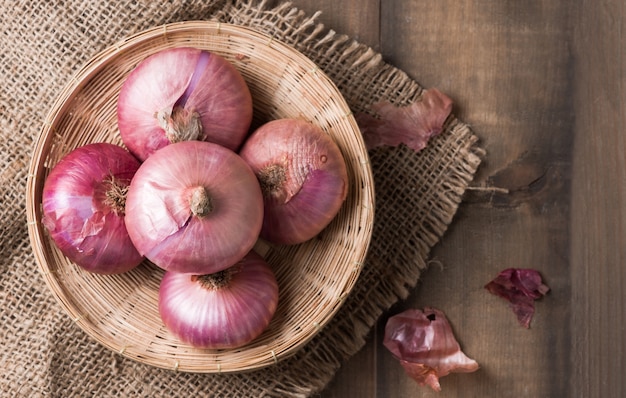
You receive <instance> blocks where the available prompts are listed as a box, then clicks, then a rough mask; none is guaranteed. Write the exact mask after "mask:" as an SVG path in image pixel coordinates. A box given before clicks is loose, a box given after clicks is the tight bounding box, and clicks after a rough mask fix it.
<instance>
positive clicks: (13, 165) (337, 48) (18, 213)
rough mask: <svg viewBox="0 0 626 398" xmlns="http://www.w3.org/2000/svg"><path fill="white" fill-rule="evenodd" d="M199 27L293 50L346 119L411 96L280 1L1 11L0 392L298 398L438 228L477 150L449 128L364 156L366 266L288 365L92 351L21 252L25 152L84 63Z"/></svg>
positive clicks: (346, 346) (359, 48)
mask: <svg viewBox="0 0 626 398" xmlns="http://www.w3.org/2000/svg"><path fill="white" fill-rule="evenodd" d="M200 19H205V20H206V19H211V20H219V21H222V22H228V23H235V24H241V25H245V26H250V27H253V28H256V29H259V30H261V31H263V32H266V33H268V34H270V35H272V36H274V37H275V38H276V39H277V40H281V41H283V42H285V43H287V44H289V45H292V46H294V47H295V48H296V49H298V50H300V51H301V52H303V53H304V54H306V55H307V56H309V57H310V58H311V59H312V60H313V61H314V62H316V63H317V64H318V65H319V67H320V68H321V69H322V70H323V71H324V72H326V73H327V74H328V75H329V76H330V77H331V78H332V79H333V81H334V82H335V83H336V85H337V86H338V87H339V89H340V90H341V91H342V93H343V94H344V96H345V98H346V100H347V102H348V104H349V105H350V107H351V108H352V111H353V112H354V113H357V112H361V111H365V110H366V109H367V107H368V106H369V105H370V104H371V103H373V102H375V101H378V100H381V99H388V100H390V101H392V102H394V103H396V104H406V103H409V102H411V101H413V100H415V99H417V98H418V97H419V96H420V95H421V93H422V88H421V87H420V86H419V85H418V84H417V83H416V82H414V81H413V80H411V79H409V78H408V77H407V76H406V75H405V74H404V73H402V72H401V71H400V70H398V69H396V68H394V67H392V66H390V65H388V64H386V63H384V62H383V60H382V57H381V56H380V54H378V53H376V52H375V51H373V50H372V49H370V48H367V47H366V46H363V45H361V44H359V43H358V42H356V41H354V40H352V39H351V38H349V37H346V36H341V35H338V34H336V33H335V32H332V31H330V30H327V29H325V28H324V27H323V26H321V25H319V24H318V23H317V22H316V18H315V16H314V15H313V16H308V15H305V14H304V13H302V12H301V11H299V10H297V9H295V8H294V7H292V6H291V5H290V4H288V3H284V4H279V5H276V6H274V5H272V4H270V3H269V2H265V1H262V2H259V1H253V0H248V1H246V0H214V1H193V0H188V1H155V2H150V1H140V2H137V1H123V0H117V1H109V2H99V1H78V0H69V1H62V0H53V1H34V0H31V1H28V0H26V1H17V2H15V1H8V0H7V1H3V2H2V3H1V4H0V26H1V28H0V29H1V33H2V36H0V78H1V80H0V81H2V95H1V96H0V201H1V205H0V206H1V207H0V322H1V324H2V331H1V332H0V347H1V348H2V350H0V371H1V376H0V396H3V397H4V396H28V397H38V396H52V397H84V396H98V397H119V396H133V397H137V396H150V397H161V396H162V397H177V396H181V397H183V396H190V395H199V396H219V397H243V396H246V397H247V396H277V397H279V396H280V397H282V396H291V397H306V396H310V395H311V394H313V393H315V392H318V391H320V390H321V389H323V388H324V387H325V386H326V385H327V383H328V382H329V381H330V380H331V378H332V377H333V375H334V373H335V372H336V370H337V369H338V368H339V366H341V364H342V363H343V362H345V360H346V359H347V358H349V357H350V356H352V355H353V354H355V353H356V352H357V351H358V350H359V349H360V348H361V347H362V346H363V344H365V339H366V337H367V334H368V333H369V331H370V329H371V328H372V326H373V325H374V323H375V322H376V320H377V319H378V317H379V316H380V315H381V314H382V313H383V311H385V310H386V309H388V308H389V307H390V306H391V305H392V304H394V303H395V302H397V301H398V300H399V299H402V298H404V297H406V296H407V294H408V292H409V290H410V288H411V287H413V286H414V285H415V284H416V282H417V280H418V278H419V275H420V271H421V270H423V269H424V268H425V267H426V262H427V258H428V254H429V252H430V249H431V248H432V247H433V246H434V245H435V244H436V243H437V242H438V241H439V239H440V238H441V237H442V236H443V234H444V232H445V230H446V228H447V226H448V225H449V223H450V222H451V221H452V219H453V217H454V214H455V212H456V209H457V207H458V205H459V203H460V202H461V200H462V196H463V193H464V191H465V189H466V187H467V185H468V184H469V182H470V181H471V179H472V177H473V175H474V173H475V171H476V169H477V167H478V165H479V163H480V157H479V155H480V153H481V150H480V148H479V147H478V146H477V144H476V137H475V135H474V134H473V133H472V131H471V130H470V129H469V127H468V126H467V125H465V124H463V123H462V122H460V121H458V120H456V119H454V118H451V119H450V120H449V123H448V124H447V125H446V130H445V132H444V133H443V134H442V135H441V136H439V137H437V138H436V139H435V140H433V141H431V144H430V146H429V147H428V148H427V149H426V150H424V151H422V152H421V153H419V154H415V153H413V152H412V151H411V150H409V149H408V148H404V147H400V148H394V149H390V148H383V149H377V150H374V151H371V152H370V162H371V164H372V168H373V171H374V178H375V182H376V203H377V210H376V222H375V225H374V236H373V240H372V245H371V248H370V252H369V254H368V258H367V261H366V264H365V265H364V268H363V271H362V273H361V277H360V279H359V281H358V283H357V286H356V288H355V290H354V291H353V294H352V295H351V296H350V297H348V298H347V299H346V302H345V304H344V306H343V307H342V309H341V311H340V312H339V314H338V315H337V317H336V319H335V320H333V321H332V322H331V324H329V325H328V326H327V327H326V328H325V329H324V330H323V331H322V332H321V334H320V335H319V336H318V337H316V338H315V339H314V340H313V341H311V342H310V343H309V344H308V345H307V346H305V348H304V349H303V350H302V351H300V352H298V353H297V354H296V355H295V357H293V358H290V359H288V360H286V361H283V362H281V363H279V364H277V365H275V366H273V367H270V368H267V369H263V370H261V371H257V372H252V373H246V374H236V375H201V374H185V373H177V372H174V371H168V370H162V369H155V368H151V367H149V366H145V365H142V364H139V363H136V362H134V361H132V360H129V359H127V358H124V357H123V355H120V354H118V353H114V352H111V351H109V350H108V349H106V348H104V347H102V346H100V345H99V344H97V343H96V342H94V341H93V340H92V339H91V338H90V337H88V336H87V335H86V334H85V333H84V332H82V331H81V330H80V329H79V328H78V327H77V326H76V325H75V324H73V323H72V321H71V319H70V318H69V317H68V316H66V314H65V313H63V312H62V310H61V308H60V306H59V305H58V304H57V303H56V301H55V300H54V298H53V297H52V295H51V294H50V292H49V291H48V290H47V288H46V286H45V284H44V282H43V280H42V278H41V277H40V275H39V274H38V270H37V266H36V264H35V260H34V258H33V256H32V253H31V249H30V244H29V239H28V232H27V226H26V223H27V221H26V214H25V198H24V194H25V185H26V180H27V173H28V163H29V161H30V156H31V151H32V147H33V144H34V142H35V140H36V138H37V134H38V132H39V130H40V128H41V125H42V123H43V121H44V119H45V117H46V113H47V112H48V109H49V108H50V106H51V105H52V103H53V102H54V100H55V98H56V95H57V94H58V93H59V92H60V90H61V89H62V87H63V86H65V85H66V83H67V81H68V79H70V78H71V76H72V75H73V73H74V72H75V71H76V70H77V69H78V68H79V67H80V66H82V65H83V64H84V63H85V62H86V61H87V60H88V59H89V58H90V57H91V56H92V55H94V54H96V53H97V52H99V51H101V50H103V49H104V48H106V47H108V46H110V45H111V44H113V43H116V42H118V41H119V40H121V39H122V38H124V37H126V36H128V35H130V34H133V33H137V32H140V31H142V30H144V29H146V28H149V27H153V26H156V25H161V24H164V23H169V22H175V21H183V20H200Z"/></svg>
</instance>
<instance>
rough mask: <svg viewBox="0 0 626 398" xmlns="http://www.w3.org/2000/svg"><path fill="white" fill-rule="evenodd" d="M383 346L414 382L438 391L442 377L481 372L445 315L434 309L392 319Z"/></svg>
mask: <svg viewBox="0 0 626 398" xmlns="http://www.w3.org/2000/svg"><path fill="white" fill-rule="evenodd" d="M383 344H384V346H385V347H386V348H387V349H388V350H389V351H391V353H392V354H393V355H394V356H395V357H396V358H397V359H398V360H399V361H400V364H401V365H402V367H403V368H404V370H405V371H406V373H407V374H408V375H409V376H410V377H411V378H413V379H414V380H415V381H417V382H418V383H419V385H421V386H425V385H427V386H429V387H431V388H432V389H433V390H435V391H441V385H440V384H439V378H440V377H443V376H446V375H448V374H450V373H469V372H474V371H476V370H477V369H478V368H479V365H478V363H477V362H476V361H474V360H473V359H471V358H468V357H467V356H466V355H465V354H464V353H463V352H462V351H461V347H460V346H459V343H458V342H457V341H456V338H455V337H454V333H453V332H452V327H451V326H450V324H449V323H448V319H447V318H446V316H445V315H444V313H443V312H442V311H440V310H437V309H434V308H428V307H427V308H424V310H423V311H422V310H419V309H409V310H406V311H404V312H402V313H400V314H398V315H394V316H392V317H391V318H389V320H388V321H387V324H386V326H385V338H384V341H383Z"/></svg>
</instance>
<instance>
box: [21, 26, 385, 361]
mask: <svg viewBox="0 0 626 398" xmlns="http://www.w3.org/2000/svg"><path fill="white" fill-rule="evenodd" d="M181 46H191V47H196V48H200V49H204V50H208V51H211V52H213V53H216V54H219V55H221V56H223V57H224V58H226V59H227V60H228V61H230V62H231V63H233V64H234V65H235V67H236V68H237V69H238V70H239V71H240V72H241V73H242V75H243V76H244V78H245V79H246V81H247V83H248V85H249V87H250V91H251V93H252V97H253V102H254V108H255V123H256V124H257V125H258V124H261V123H264V122H266V121H269V120H273V119H280V118H294V117H295V118H302V119H304V120H307V121H310V122H312V123H314V124H316V125H318V126H319V127H321V128H322V129H323V130H324V131H325V132H327V133H328V134H329V135H330V136H331V137H332V138H333V139H334V140H335V142H337V144H338V146H339V148H340V149H341V150H342V152H343V155H344V159H345V160H346V164H347V168H348V172H349V180H350V190H349V193H348V197H347V199H346V201H345V203H344V205H343V207H342V209H341V210H340V212H339V214H338V215H337V217H336V218H335V219H334V220H333V222H332V223H331V225H329V226H328V227H327V228H326V229H325V230H324V231H323V232H322V233H321V234H320V235H319V236H318V237H316V238H315V239H312V240H310V241H309V242H306V243H304V244H300V245H294V246H288V247H287V246H276V247H270V246H268V245H266V244H258V245H257V250H258V251H259V252H260V253H262V254H263V255H264V256H265V257H266V258H267V260H268V262H269V263H270V265H272V267H273V269H274V272H275V274H276V277H277V280H278V283H279V290H280V300H279V305H278V309H277V311H276V314H275V316H274V318H273V319H272V322H271V323H270V325H269V327H268V328H267V329H266V331H265V332H264V333H263V334H262V335H261V336H260V337H259V338H257V339H255V340H254V341H253V342H252V343H251V344H248V345H246V346H244V347H240V348H237V349H221V350H200V349H194V348H193V347H191V346H189V345H187V344H184V343H181V342H180V341H178V340H177V339H176V338H175V337H174V336H172V335H171V334H170V333H168V331H167V330H166V329H165V327H164V326H163V325H162V323H161V320H160V317H159V314H158V304H157V303H158V288H159V282H160V280H161V277H162V275H163V273H162V272H161V270H159V269H158V268H156V267H154V266H153V265H151V264H149V263H148V262H147V261H146V262H145V263H144V264H143V265H142V266H140V267H138V268H137V269H135V270H132V271H131V272H127V273H123V274H119V275H115V276H100V275H92V274H90V273H88V272H85V271H84V270H82V269H80V268H78V267H76V266H75V265H74V264H72V263H71V262H70V261H69V260H67V259H66V258H65V257H64V256H63V255H62V254H61V253H60V251H58V250H57V249H56V248H55V246H54V244H53V243H52V241H51V240H49V239H47V235H46V233H45V229H44V228H43V226H42V224H41V222H40V221H41V218H42V216H41V213H40V203H41V192H42V188H43V183H44V181H45V177H46V174H47V172H49V170H50V169H51V168H52V167H54V165H55V164H56V162H58V160H60V159H61V158H62V157H63V156H64V155H66V154H67V153H68V152H69V151H71V150H73V149H75V148H76V147H78V146H81V145H84V144H87V143H91V142H113V143H116V144H121V139H120V136H119V132H118V130H117V119H116V112H115V111H116V105H117V97H118V94H119V90H120V88H121V85H122V84H123V82H124V80H125V78H126V76H127V75H128V73H130V72H131V71H132V70H133V68H134V67H135V66H136V65H137V64H139V63H140V62H141V61H142V60H143V59H145V58H146V57H147V56H149V55H152V54H154V53H156V52H158V51H161V50H164V49H167V48H172V47H181ZM30 175H31V176H32V178H31V179H30V180H29V184H28V187H27V188H28V191H27V197H28V200H29V202H28V216H29V226H30V233H31V236H32V243H33V247H34V252H35V255H36V257H37V259H38V263H39V265H40V268H41V271H42V273H43V276H44V278H45V279H46V282H47V284H48V285H49V286H50V288H51V289H52V291H53V293H54V294H55V296H56V297H57V299H58V300H59V301H60V302H61V304H62V305H63V307H64V308H65V309H66V310H67V311H68V313H69V314H70V316H71V317H72V319H73V320H74V322H75V323H76V324H78V325H79V326H80V327H81V328H83V329H84V330H85V331H86V332H87V333H88V334H90V335H91V336H93V337H94V338H95V339H96V340H97V341H99V342H100V343H102V344H103V345H105V346H107V347H109V348H111V349H112V350H114V351H116V352H119V353H121V354H123V355H124V356H127V357H130V358H133V359H135V360H137V361H140V362H144V363H146V364H150V365H153V366H158V367H162V368H169V369H176V370H178V371H191V372H206V373H228V372H236V371H248V370H253V369H258V368H262V367H265V366H269V365H272V364H274V363H277V362H278V361H280V360H282V359H283V358H285V357H288V356H290V355H293V354H294V353H295V352H296V351H297V349H299V348H300V347H301V346H302V345H303V344H305V343H306V342H307V341H309V340H310V339H311V338H312V337H313V336H314V335H315V334H316V333H317V332H318V331H319V330H320V329H321V328H323V327H324V326H325V325H326V323H327V322H328V321H329V320H330V319H331V318H332V316H333V315H334V314H335V313H336V312H337V310H338V309H339V307H340V306H341V304H342V302H343V299H344V297H346V296H347V295H348V294H349V293H350V290H351V289H352V287H353V286H354V284H355V282H356V280H357V278H358V275H359V272H360V270H361V264H363V261H364V259H365V254H366V252H367V248H368V245H369V239H370V237H371V232H372V226H373V214H374V203H373V199H374V198H373V195H374V193H373V190H374V187H373V176H372V173H371V169H370V168H369V162H368V155H367V153H366V150H365V147H364V145H363V141H362V139H361V136H360V133H359V130H358V127H357V125H356V122H355V120H354V117H353V116H352V114H351V112H350V108H349V106H348V105H347V104H346V103H345V100H344V99H343V97H342V96H341V94H340V93H339V91H338V90H337V89H336V87H335V85H334V84H333V83H332V81H331V80H330V79H328V77H327V76H326V75H325V74H324V73H323V72H322V71H320V70H319V69H318V67H317V66H316V65H315V64H314V63H313V62H311V61H310V60H309V59H307V58H306V57H305V56H303V55H302V54H300V53H299V52H297V51H295V50H294V49H293V48H291V47H289V46H286V45H283V44H282V43H279V42H278V41H277V40H274V39H273V38H272V37H271V36H267V35H264V34H261V33H258V32H257V31H254V30H251V29H249V28H245V27H241V26H237V25H231V24H225V23H221V22H200V21H195V22H183V23H172V24H167V25H163V26H158V27H155V28H153V29H149V30H146V31H144V32H141V33H139V34H137V35H134V36H132V37H130V38H128V39H125V40H124V41H122V42H120V43H117V44H116V45H114V46H112V47H110V48H109V49H107V50H105V51H103V52H102V53H100V54H99V55H97V56H96V57H94V58H93V59H92V60H91V61H90V62H88V63H87V65H86V66H85V67H84V68H83V69H81V70H80V71H79V72H78V73H77V75H76V76H75V77H74V78H73V80H72V82H71V83H70V84H69V85H68V86H67V87H66V89H65V90H64V91H63V92H62V93H61V96H60V98H59V100H58V101H57V103H56V105H55V106H54V107H53V109H52V111H51V113H50V115H49V116H48V118H47V120H46V121H45V122H44V127H43V129H42V133H41V136H40V138H39V140H38V142H37V145H36V147H35V152H34V155H33V162H32V164H31V170H30Z"/></svg>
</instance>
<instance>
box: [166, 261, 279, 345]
mask: <svg viewBox="0 0 626 398" xmlns="http://www.w3.org/2000/svg"><path fill="white" fill-rule="evenodd" d="M213 277H214V278H213V279H212V280H211V279H210V278H211V276H209V279H206V278H207V276H206V275H204V276H197V275H185V274H179V273H175V272H166V273H165V275H164V276H163V279H162V281H161V286H160V288H159V313H160V315H161V319H162V320H163V323H164V324H165V326H166V327H167V329H168V330H169V331H170V332H171V333H172V334H174V335H175V336H176V337H177V338H179V339H180V340H181V341H183V342H185V343H187V344H190V345H192V346H194V347H198V348H208V349H222V348H237V347H241V346H243V345H245V344H247V343H249V342H250V341H252V340H254V339H255V338H256V337H258V336H259V335H260V334H261V333H262V332H263V331H264V330H265V329H266V328H267V326H268V325H269V323H270V321H271V319H272V317H273V316H274V313H275V312H276V308H277V305H278V284H277V282H276V278H275V276H274V274H273V272H272V270H271V268H270V266H269V265H268V264H267V263H266V262H265V260H264V259H263V258H262V257H261V256H260V255H258V254H257V253H256V252H254V251H251V252H250V253H249V254H248V255H246V256H245V257H244V258H243V259H242V260H241V261H239V262H238V263H237V264H235V265H233V266H232V267H230V268H228V269H227V270H225V271H221V272H220V273H219V275H215V274H214V275H213ZM203 278H205V279H203ZM229 278H230V280H228V279H229ZM216 283H217V285H219V284H223V283H225V284H224V286H221V287H218V286H215V284H216Z"/></svg>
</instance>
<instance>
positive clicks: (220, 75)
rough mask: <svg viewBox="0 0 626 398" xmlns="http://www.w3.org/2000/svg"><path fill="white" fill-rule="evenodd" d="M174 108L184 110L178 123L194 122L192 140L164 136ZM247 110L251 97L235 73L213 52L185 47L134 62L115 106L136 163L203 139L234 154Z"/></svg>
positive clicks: (246, 122)
mask: <svg viewBox="0 0 626 398" xmlns="http://www.w3.org/2000/svg"><path fill="white" fill-rule="evenodd" d="M175 109H182V110H184V112H182V113H181V114H184V115H185V116H181V117H180V120H183V121H185V122H189V121H191V125H195V122H196V121H197V122H199V124H200V125H201V128H200V129H199V130H198V131H197V133H198V135H197V136H196V135H193V134H192V135H187V133H185V134H183V135H182V136H181V137H178V138H176V140H174V141H173V138H172V136H171V135H168V133H167V131H166V129H165V127H164V125H165V124H167V125H170V126H173V125H174V124H175V123H174V122H172V120H170V119H169V117H172V115H173V114H174V113H175V111H174V110H175ZM252 112H253V108H252V95H251V94H250V90H249V88H248V86H247V83H246V81H245V80H244V78H243V77H242V75H241V74H240V73H239V71H238V70H237V69H236V68H235V67H234V66H233V65H232V64H231V63H230V62H229V61H228V60H226V59H225V58H223V57H221V56H219V55H217V54H215V53H210V52H208V51H202V50H199V49H196V48H190V47H182V48H173V49H167V50H162V51H160V52H158V53H156V54H153V55H152V56H150V57H148V58H146V59H145V60H143V61H142V62H140V63H139V64H138V65H137V67H136V68H135V69H134V70H133V71H132V72H131V73H130V74H129V75H128V77H127V78H126V80H125V81H124V84H123V85H122V88H121V90H120V95H119V99H118V103H117V116H118V127H119V130H120V135H121V137H122V141H123V142H124V144H125V145H126V146H127V147H128V148H129V150H130V152H132V153H133V154H134V155H135V156H137V158H139V159H140V160H142V161H143V160H145V159H147V158H148V156H150V155H152V154H153V153H154V152H155V151H157V150H158V149H160V148H162V147H164V146H166V145H169V144H170V143H172V142H177V140H192V139H194V140H195V139H197V140H201V141H209V142H214V143H217V144H219V145H222V146H225V147H226V148H229V149H231V150H234V151H235V150H237V149H238V148H239V147H240V146H241V144H242V142H243V140H244V139H245V137H246V136H247V135H248V130H249V128H250V124H251V122H252ZM163 117H164V118H166V119H167V121H163V120H162V118H163ZM173 119H174V120H178V121H180V120H179V119H177V117H174V118H173ZM179 130H180V129H178V128H177V131H179ZM185 131H191V129H190V130H185ZM194 134H195V133H194Z"/></svg>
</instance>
